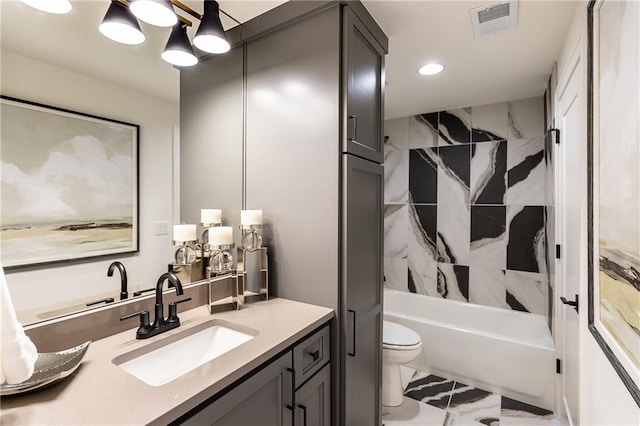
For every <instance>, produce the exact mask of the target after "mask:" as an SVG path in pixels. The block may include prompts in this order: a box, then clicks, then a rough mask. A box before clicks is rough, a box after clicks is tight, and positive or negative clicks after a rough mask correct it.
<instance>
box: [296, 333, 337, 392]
mask: <svg viewBox="0 0 640 426" xmlns="http://www.w3.org/2000/svg"><path fill="white" fill-rule="evenodd" d="M329 338H330V337H329V325H325V326H324V327H323V328H322V329H320V330H318V331H317V332H315V333H314V334H313V335H311V336H310V337H308V338H306V339H305V340H304V341H302V342H301V343H299V344H297V345H296V346H294V348H293V369H294V370H295V383H296V387H298V386H300V385H302V384H303V383H304V382H305V381H306V380H307V379H308V378H309V377H311V376H313V375H314V374H315V372H316V371H318V370H320V368H322V366H323V365H325V364H326V363H327V362H328V361H329V359H330V357H331V354H330V345H329Z"/></svg>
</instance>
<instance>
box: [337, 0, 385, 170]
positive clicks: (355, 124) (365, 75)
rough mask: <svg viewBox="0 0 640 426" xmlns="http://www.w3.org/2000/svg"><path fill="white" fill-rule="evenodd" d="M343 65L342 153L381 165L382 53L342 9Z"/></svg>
mask: <svg viewBox="0 0 640 426" xmlns="http://www.w3.org/2000/svg"><path fill="white" fill-rule="evenodd" d="M342 61H343V64H344V67H345V69H343V87H342V90H343V96H345V98H346V111H345V112H346V114H345V116H344V117H343V120H344V122H343V123H344V130H345V131H343V137H344V139H343V140H344V143H343V146H342V150H343V152H345V153H349V154H354V155H357V156H359V157H363V158H366V159H369V160H371V161H375V162H377V163H382V161H383V155H384V153H383V146H384V142H383V140H382V123H383V120H384V117H383V110H382V108H383V87H384V86H383V84H382V78H383V77H382V74H383V69H384V49H383V48H382V46H380V44H379V43H378V42H377V41H376V40H375V38H374V37H373V36H372V35H371V33H370V32H369V30H367V28H366V27H365V25H364V24H363V23H362V21H360V19H359V18H358V17H357V16H356V15H355V14H354V13H353V11H352V10H351V9H350V8H349V7H347V6H345V7H344V9H343V29H342ZM345 132H346V134H345Z"/></svg>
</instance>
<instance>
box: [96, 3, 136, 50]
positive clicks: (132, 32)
mask: <svg viewBox="0 0 640 426" xmlns="http://www.w3.org/2000/svg"><path fill="white" fill-rule="evenodd" d="M98 29H99V30H100V32H101V33H102V35H104V36H105V37H107V38H109V39H111V40H113V41H116V42H118V43H123V44H128V45H135V44H140V43H142V42H143V41H144V40H145V37H144V34H143V33H142V31H141V30H140V24H138V21H137V20H136V18H135V16H133V15H132V14H131V11H130V10H129V8H127V7H126V6H125V5H123V4H122V3H120V2H117V1H112V2H111V4H110V5H109V9H107V13H106V14H105V15H104V19H103V20H102V23H101V24H100V26H99V27H98Z"/></svg>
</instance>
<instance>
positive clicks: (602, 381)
mask: <svg viewBox="0 0 640 426" xmlns="http://www.w3.org/2000/svg"><path fill="white" fill-rule="evenodd" d="M586 43H587V2H581V3H580V4H579V5H578V8H577V9H576V14H575V16H574V19H573V22H572V26H571V29H570V31H569V34H568V36H567V39H566V41H565V45H564V48H563V51H562V53H561V55H560V57H559V58H558V76H559V78H558V80H559V81H561V80H562V77H563V76H564V75H565V74H566V73H567V72H568V71H569V70H568V67H569V65H570V58H571V55H572V53H573V52H574V50H575V49H581V51H582V57H583V58H584V60H582V61H581V63H580V65H579V66H580V68H581V69H580V72H581V73H582V75H583V81H584V84H583V85H582V87H583V90H584V93H583V96H581V99H582V102H583V106H582V107H583V109H584V111H586V108H587V104H586V102H587V96H586V89H587V69H586V58H587V56H586V51H587V50H586V49H587V46H586ZM584 116H585V117H586V114H585V115H584ZM586 126H587V123H586V120H585V123H584V129H585V137H586ZM580 151H581V152H580V154H581V155H580V159H581V163H582V168H583V173H582V179H573V180H570V181H569V182H568V185H567V187H566V188H564V190H565V191H580V192H581V193H582V194H583V197H581V198H582V199H584V200H586V190H587V186H586V181H585V179H584V177H586V170H587V143H586V139H585V140H584V144H582V146H581V149H580ZM569 186H571V187H569ZM580 210H581V214H580V217H579V218H575V219H576V220H580V221H581V226H580V229H581V230H582V235H579V236H576V237H575V238H578V239H580V244H581V246H582V247H584V248H585V252H584V253H580V255H579V256H580V262H581V267H580V271H577V275H579V276H580V277H581V280H580V281H581V282H580V301H581V302H582V306H583V307H584V308H583V309H581V310H580V325H579V327H580V345H579V346H580V413H579V414H580V424H581V425H606V426H614V425H616V426H617V425H638V424H640V408H639V407H638V406H637V405H636V403H635V401H634V400H633V399H632V397H631V395H630V394H629V392H628V391H627V389H626V388H625V387H624V384H623V383H622V381H621V380H620V379H619V377H618V375H617V374H616V372H615V371H614V369H613V367H612V366H611V364H610V363H609V361H608V360H607V358H606V357H605V355H604V353H603V352H602V350H601V349H600V347H599V346H598V343H597V342H596V341H595V339H594V338H593V336H592V334H591V333H590V331H589V330H588V319H587V311H588V310H587V306H586V304H587V294H588V292H587V263H586V259H587V256H586V244H587V231H588V228H587V222H586V220H587V205H586V202H585V203H582V205H581V206H580Z"/></svg>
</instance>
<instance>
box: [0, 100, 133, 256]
mask: <svg viewBox="0 0 640 426" xmlns="http://www.w3.org/2000/svg"><path fill="white" fill-rule="evenodd" d="M0 118H1V120H2V125H1V127H0V160H1V162H2V164H1V167H2V168H1V172H2V173H1V179H0V183H1V185H2V186H1V190H0V201H1V207H0V226H1V229H0V249H1V252H0V260H1V263H2V265H3V267H4V268H11V267H20V266H27V265H34V264H42V263H49V262H58V261H69V260H76V259H81V258H88V257H94V256H102V255H110V254H117V253H127V252H135V251H138V220H139V219H138V139H139V132H140V130H139V126H137V125H135V124H129V123H124V122H120V121H116V120H109V119H106V118H100V117H96V116H92V115H89V114H83V113H79V112H74V111H69V110H66V109H60V108H55V107H51V106H47V105H42V104H37V103H34V102H28V101H23V100H20V99H15V98H10V97H6V96H2V97H0Z"/></svg>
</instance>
